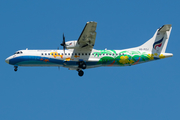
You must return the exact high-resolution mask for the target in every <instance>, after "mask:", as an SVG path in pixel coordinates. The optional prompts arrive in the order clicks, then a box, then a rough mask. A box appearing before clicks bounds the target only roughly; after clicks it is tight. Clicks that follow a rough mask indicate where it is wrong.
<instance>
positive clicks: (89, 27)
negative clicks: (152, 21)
mask: <svg viewBox="0 0 180 120" xmlns="http://www.w3.org/2000/svg"><path fill="white" fill-rule="evenodd" d="M96 26H97V23H96V22H87V23H86V25H85V27H84V29H83V31H82V33H81V35H80V36H79V38H78V40H77V41H68V42H65V37H64V34H63V42H62V44H61V46H63V50H28V49H26V50H19V51H17V52H15V54H14V55H12V56H10V57H8V58H7V59H6V60H5V62H6V63H8V64H10V65H13V66H14V71H17V68H18V66H57V67H66V68H68V69H69V70H77V71H78V75H79V76H83V74H84V72H83V70H85V69H89V68H95V67H101V66H131V65H136V64H140V63H144V62H149V61H154V60H158V59H163V58H167V57H172V56H173V54H172V53H165V51H166V47H167V44H168V40H169V36H170V33H171V29H172V27H171V25H169V24H167V25H163V26H162V27H161V28H159V29H157V31H156V32H155V34H154V36H153V37H152V38H151V39H149V40H148V41H147V42H145V43H144V44H143V45H141V46H138V47H134V48H129V49H123V50H107V49H105V50H95V49H93V47H94V44H95V39H96ZM66 49H67V50H66Z"/></svg>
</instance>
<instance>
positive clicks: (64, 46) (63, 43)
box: [60, 33, 66, 52]
mask: <svg viewBox="0 0 180 120" xmlns="http://www.w3.org/2000/svg"><path fill="white" fill-rule="evenodd" d="M60 45H61V46H63V50H64V52H65V49H66V43H65V36H64V33H63V42H62V43H61V44H60Z"/></svg>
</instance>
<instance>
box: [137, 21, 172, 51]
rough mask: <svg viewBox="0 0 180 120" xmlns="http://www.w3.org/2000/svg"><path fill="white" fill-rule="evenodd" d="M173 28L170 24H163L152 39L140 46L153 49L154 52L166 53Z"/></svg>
mask: <svg viewBox="0 0 180 120" xmlns="http://www.w3.org/2000/svg"><path fill="white" fill-rule="evenodd" d="M171 29H172V27H171V25H170V24H167V25H163V26H162V27H161V28H159V29H157V31H156V32H155V34H154V36H153V37H152V38H151V39H150V40H148V41H147V42H146V43H144V44H143V45H141V46H139V47H138V48H139V49H142V50H144V49H146V50H149V51H152V53H165V51H166V47H167V44H168V40H169V36H170V33H171Z"/></svg>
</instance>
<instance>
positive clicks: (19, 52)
mask: <svg viewBox="0 0 180 120" xmlns="http://www.w3.org/2000/svg"><path fill="white" fill-rule="evenodd" d="M22 53H23V52H22V51H17V52H15V53H14V54H22Z"/></svg>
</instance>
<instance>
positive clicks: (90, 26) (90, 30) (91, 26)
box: [77, 22, 97, 50]
mask: <svg viewBox="0 0 180 120" xmlns="http://www.w3.org/2000/svg"><path fill="white" fill-rule="evenodd" d="M96 26H97V22H87V23H86V25H85V27H84V29H83V31H82V33H81V35H80V36H79V38H78V40H77V43H78V45H79V48H78V49H88V50H91V49H93V47H94V44H95V39H96Z"/></svg>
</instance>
